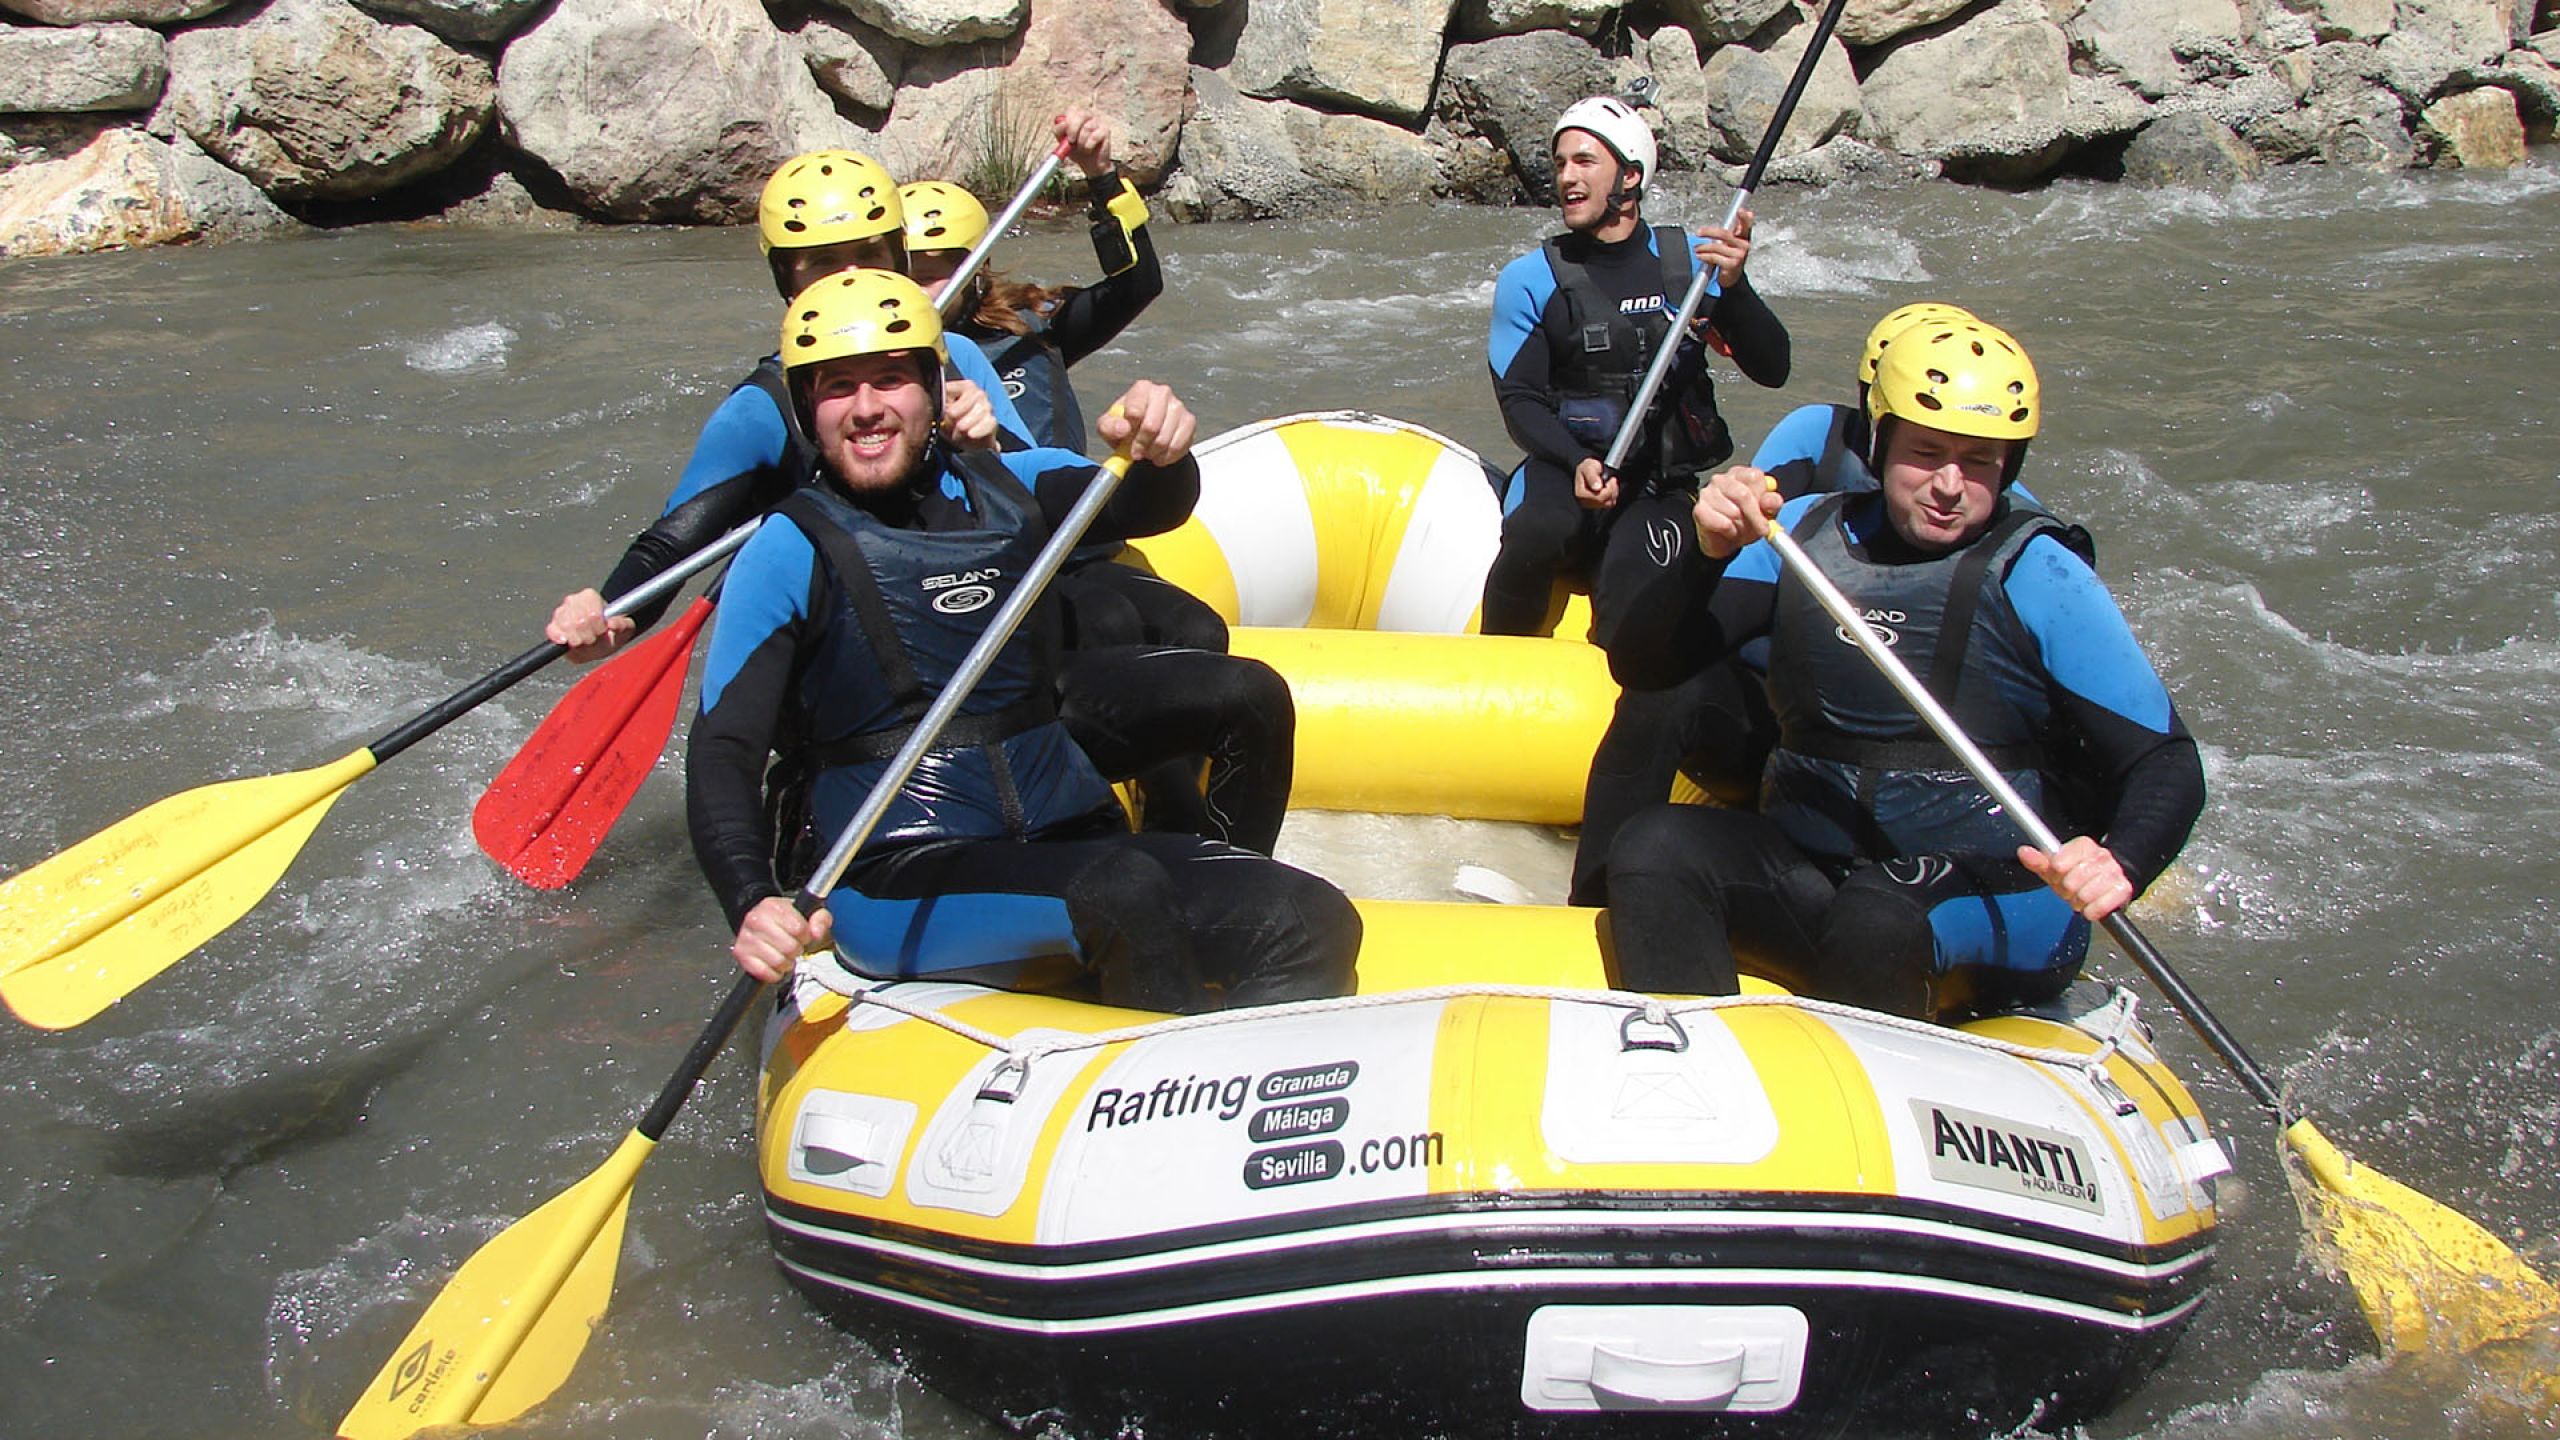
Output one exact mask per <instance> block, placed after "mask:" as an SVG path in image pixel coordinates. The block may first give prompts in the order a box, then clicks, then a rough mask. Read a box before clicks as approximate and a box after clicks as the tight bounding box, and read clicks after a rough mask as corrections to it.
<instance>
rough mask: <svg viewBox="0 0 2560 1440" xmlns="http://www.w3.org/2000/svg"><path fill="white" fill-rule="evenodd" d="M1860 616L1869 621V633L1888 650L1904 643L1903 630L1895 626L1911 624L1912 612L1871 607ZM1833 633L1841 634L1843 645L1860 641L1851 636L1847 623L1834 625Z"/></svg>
mask: <svg viewBox="0 0 2560 1440" xmlns="http://www.w3.org/2000/svg"><path fill="white" fill-rule="evenodd" d="M1859 618H1861V619H1863V620H1865V621H1866V622H1867V631H1868V633H1869V634H1872V635H1874V636H1875V637H1876V640H1877V642H1878V643H1880V644H1882V645H1883V646H1884V648H1886V649H1887V650H1890V649H1892V648H1894V647H1895V646H1897V645H1899V644H1901V643H1902V632H1901V631H1899V630H1897V629H1895V628H1894V627H1895V626H1897V625H1905V624H1909V623H1910V620H1911V616H1910V614H1909V613H1908V612H1906V611H1901V610H1877V609H1869V610H1867V611H1865V612H1864V613H1863V614H1862V615H1861V616H1860V617H1859ZM1831 633H1832V634H1834V635H1837V636H1839V637H1840V643H1841V644H1843V645H1855V644H1857V643H1858V642H1857V641H1855V640H1853V639H1851V638H1849V627H1847V626H1845V625H1834V626H1832V627H1831Z"/></svg>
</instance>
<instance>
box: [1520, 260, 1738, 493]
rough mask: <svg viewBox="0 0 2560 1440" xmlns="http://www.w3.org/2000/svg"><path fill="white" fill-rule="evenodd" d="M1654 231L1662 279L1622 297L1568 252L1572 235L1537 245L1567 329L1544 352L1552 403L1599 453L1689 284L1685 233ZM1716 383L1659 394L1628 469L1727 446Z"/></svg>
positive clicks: (1692, 463) (1678, 462)
mask: <svg viewBox="0 0 2560 1440" xmlns="http://www.w3.org/2000/svg"><path fill="white" fill-rule="evenodd" d="M1652 233H1653V248H1654V251H1655V256H1656V258H1657V259H1658V260H1659V261H1660V263H1661V266H1662V289H1661V291H1660V292H1659V293H1658V294H1656V295H1652V296H1640V297H1630V298H1628V299H1627V300H1625V301H1621V300H1620V299H1619V298H1618V297H1616V296H1613V295H1611V294H1609V293H1608V292H1607V291H1606V290H1604V289H1602V288H1601V285H1600V282H1599V280H1598V279H1597V278H1596V277H1594V276H1593V275H1592V273H1591V269H1590V266H1589V265H1588V264H1587V263H1586V262H1585V261H1583V260H1581V259H1579V258H1576V257H1575V256H1574V255H1572V254H1570V253H1568V246H1567V242H1568V241H1569V240H1572V239H1573V238H1574V237H1572V236H1569V235H1556V236H1550V237H1548V239H1547V240H1546V241H1544V242H1543V243H1542V244H1541V245H1540V246H1539V247H1538V248H1539V250H1540V252H1541V253H1543V254H1544V255H1545V256H1546V259H1547V269H1548V270H1549V271H1550V272H1552V273H1553V274H1554V276H1555V279H1556V291H1557V293H1558V294H1560V295H1562V296H1563V297H1564V304H1565V320H1566V324H1567V326H1568V327H1569V329H1568V333H1569V334H1570V336H1571V338H1570V339H1569V340H1568V341H1567V342H1566V344H1565V346H1564V351H1563V353H1562V354H1560V355H1557V356H1555V357H1554V358H1553V360H1552V361H1551V362H1550V373H1551V375H1552V376H1553V380H1554V384H1555V387H1556V393H1557V399H1558V404H1557V407H1556V408H1557V412H1558V414H1559V415H1560V416H1561V417H1562V418H1563V420H1564V422H1565V428H1566V429H1568V430H1570V431H1572V432H1573V434H1574V436H1575V437H1576V438H1577V439H1580V440H1581V441H1582V442H1583V443H1584V444H1586V445H1589V446H1591V447H1592V449H1593V450H1594V451H1595V452H1598V453H1601V454H1606V453H1607V452H1608V449H1609V446H1610V445H1611V444H1612V443H1614V442H1615V441H1616V439H1617V434H1618V430H1619V429H1620V427H1622V426H1623V425H1624V424H1625V423H1626V417H1627V410H1628V408H1629V407H1630V406H1632V405H1633V404H1634V403H1635V397H1636V392H1637V391H1638V390H1641V389H1643V388H1644V377H1645V372H1646V371H1648V370H1650V369H1651V368H1652V366H1653V359H1654V355H1655V354H1656V353H1657V352H1658V351H1659V350H1660V349H1661V347H1662V345H1663V343H1664V337H1665V336H1666V335H1668V334H1669V332H1670V329H1671V319H1672V316H1674V315H1675V314H1677V313H1678V312H1679V309H1680V301H1681V299H1682V298H1683V297H1685V296H1686V295H1687V294H1688V293H1689V285H1690V278H1691V273H1692V271H1691V266H1692V264H1693V259H1692V257H1691V255H1690V254H1689V248H1688V243H1687V237H1686V236H1684V235H1682V234H1681V232H1680V230H1679V228H1678V227H1677V226H1672V225H1656V226H1654V227H1653V231H1652ZM1630 307H1634V308H1630ZM1713 392H1714V383H1713V382H1712V381H1711V380H1709V379H1708V378H1706V377H1705V376H1703V375H1701V376H1700V377H1699V380H1698V383H1697V385H1696V386H1695V387H1694V388H1692V389H1691V390H1690V391H1689V392H1688V393H1686V394H1683V395H1679V396H1665V395H1656V396H1655V398H1654V413H1653V415H1652V416H1651V417H1649V419H1648V420H1647V423H1646V424H1645V427H1644V432H1643V435H1642V438H1641V439H1640V440H1639V442H1638V443H1637V445H1636V447H1635V448H1634V450H1632V451H1630V452H1629V457H1628V467H1627V468H1628V472H1629V473H1630V474H1641V473H1643V472H1644V471H1645V470H1647V469H1648V468H1650V469H1651V470H1653V471H1654V472H1655V473H1656V474H1658V475H1659V476H1662V477H1666V478H1668V477H1686V476H1691V475H1695V474H1698V473H1699V472H1701V471H1703V470H1705V469H1706V468H1707V467H1708V466H1710V465H1714V464H1716V463H1717V462H1719V461H1721V460H1723V459H1725V458H1726V457H1727V456H1729V455H1731V454H1732V453H1733V437H1732V436H1731V435H1730V434H1729V433H1728V432H1727V431H1726V429H1725V423H1724V419H1723V417H1722V416H1720V415H1718V414H1717V413H1716V407H1715V400H1714V395H1713ZM1645 456H1653V457H1658V459H1656V460H1655V461H1654V462H1653V463H1652V464H1651V465H1650V466H1649V467H1648V466H1647V465H1646V464H1645V463H1644V462H1643V461H1642V460H1641V459H1639V458H1638V457H1645Z"/></svg>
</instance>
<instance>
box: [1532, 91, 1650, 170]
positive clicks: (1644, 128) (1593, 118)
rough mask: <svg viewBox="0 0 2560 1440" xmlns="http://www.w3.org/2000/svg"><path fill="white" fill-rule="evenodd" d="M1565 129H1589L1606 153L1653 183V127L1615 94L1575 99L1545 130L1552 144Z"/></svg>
mask: <svg viewBox="0 0 2560 1440" xmlns="http://www.w3.org/2000/svg"><path fill="white" fill-rule="evenodd" d="M1567 130H1588V131H1590V132H1591V133H1592V134H1594V135H1597V136H1599V137H1600V143H1601V144H1603V145H1606V146H1608V147H1609V153H1610V154H1612V155H1615V156H1617V157H1618V163H1619V164H1621V165H1633V166H1635V167H1636V168H1638V169H1640V170H1642V171H1643V172H1644V180H1643V181H1642V182H1641V183H1643V184H1647V185H1650V184H1652V183H1653V127H1652V126H1650V125H1647V124H1646V123H1644V119H1643V117H1641V116H1639V115H1637V114H1636V112H1635V110H1634V108H1633V107H1632V106H1630V105H1628V104H1627V102H1626V101H1624V100H1621V99H1619V98H1618V97H1617V96H1615V95H1594V96H1592V97H1591V98H1590V99H1588V100H1576V101H1574V102H1573V103H1572V104H1571V105H1568V106H1566V107H1565V111H1564V113H1563V114H1561V115H1559V116H1557V117H1556V128H1555V129H1553V130H1551V131H1549V132H1548V133H1547V143H1548V144H1549V145H1553V144H1554V143H1555V139H1556V137H1557V136H1558V135H1562V134H1563V133H1564V132H1566V131H1567Z"/></svg>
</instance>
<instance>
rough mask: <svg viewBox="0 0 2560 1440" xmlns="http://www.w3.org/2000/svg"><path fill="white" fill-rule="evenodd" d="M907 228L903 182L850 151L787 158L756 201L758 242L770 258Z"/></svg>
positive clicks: (878, 164)
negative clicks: (902, 208)
mask: <svg viewBox="0 0 2560 1440" xmlns="http://www.w3.org/2000/svg"><path fill="white" fill-rule="evenodd" d="M905 225H906V216H905V214H904V213H903V212H901V211H900V210H899V208H898V182H897V181H896V180H894V179H892V178H890V175H889V172H888V170H887V169H886V168H884V167H883V166H882V165H881V164H880V162H879V161H877V160H874V159H872V158H871V157H870V156H868V155H861V154H856V153H855V152H853V151H851V150H812V151H810V152H809V153H808V154H806V155H795V156H793V157H792V158H790V159H788V160H785V161H784V162H782V168H781V169H779V170H776V171H774V172H773V178H772V179H770V180H768V181H766V182H765V184H764V198H763V199H761V200H759V201H758V202H757V203H756V238H757V239H758V240H759V241H761V242H762V243H763V245H764V250H765V253H766V254H768V255H770V254H772V253H773V252H774V251H776V250H805V249H808V248H809V247H810V246H813V245H833V244H836V243H838V242H840V241H845V240H866V239H869V238H870V237H872V236H874V235H893V234H896V233H897V232H898V231H899V230H901V229H902V228H904V227H905Z"/></svg>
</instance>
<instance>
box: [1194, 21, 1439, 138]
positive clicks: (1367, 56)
mask: <svg viewBox="0 0 2560 1440" xmlns="http://www.w3.org/2000/svg"><path fill="white" fill-rule="evenodd" d="M1456 9H1457V0H1255V3H1254V4H1253V5H1252V6H1251V7H1250V8H1249V9H1247V11H1246V13H1245V22H1244V29H1243V30H1242V31H1241V32H1240V33H1239V34H1238V35H1237V36H1236V54H1235V61H1234V63H1233V64H1231V65H1230V66H1228V71H1227V78H1228V79H1229V80H1231V81H1232V82H1234V84H1235V87H1236V88H1237V89H1238V90H1241V91H1243V92H1244V93H1245V94H1247V95H1255V96H1260V97H1262V98H1263V99H1266V100H1303V101H1307V102H1309V103H1312V104H1315V105H1319V106H1324V107H1327V108H1334V109H1340V108H1346V107H1347V108H1349V109H1353V110H1358V111H1361V112H1363V113H1365V114H1370V115H1376V116H1379V117H1381V118H1383V119H1388V120H1393V121H1396V122H1398V123H1399V124H1403V125H1406V126H1409V127H1412V128H1415V129H1419V128H1420V127H1421V124H1422V117H1423V116H1424V115H1425V114H1426V113H1427V112H1428V111H1429V110H1430V108H1431V82H1432V79H1433V77H1434V76H1436V75H1437V74H1438V73H1439V70H1440V52H1441V46H1442V41H1443V39H1444V38H1445V37H1446V36H1447V34H1448V31H1449V18H1450V16H1451V15H1452V14H1453V13H1454V12H1455V11H1456Z"/></svg>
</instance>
